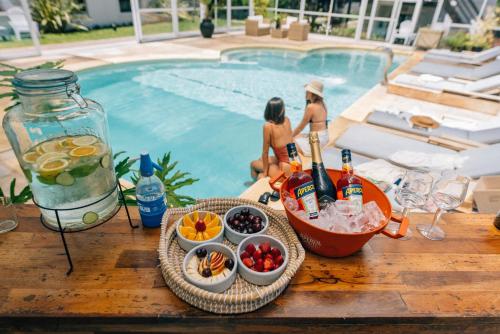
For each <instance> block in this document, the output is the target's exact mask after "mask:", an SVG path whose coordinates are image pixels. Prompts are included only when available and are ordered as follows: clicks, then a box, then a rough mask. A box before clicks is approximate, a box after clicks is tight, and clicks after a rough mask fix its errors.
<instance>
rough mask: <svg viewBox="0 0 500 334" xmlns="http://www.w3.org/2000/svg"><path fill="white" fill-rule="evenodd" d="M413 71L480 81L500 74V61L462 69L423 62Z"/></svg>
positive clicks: (496, 60) (460, 67)
mask: <svg viewBox="0 0 500 334" xmlns="http://www.w3.org/2000/svg"><path fill="white" fill-rule="evenodd" d="M411 71H412V72H414V73H421V74H432V75H437V76H440V77H445V78H460V79H465V80H479V79H484V78H487V77H491V76H494V75H498V74H500V59H495V60H494V61H492V62H489V63H487V64H484V65H481V66H476V67H462V66H454V65H445V64H438V63H431V62H426V61H423V62H420V63H419V64H417V65H415V66H414V67H413V68H412V69H411Z"/></svg>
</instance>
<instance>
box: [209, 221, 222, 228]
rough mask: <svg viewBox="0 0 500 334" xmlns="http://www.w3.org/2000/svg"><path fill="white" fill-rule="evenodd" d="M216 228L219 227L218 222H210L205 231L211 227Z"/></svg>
mask: <svg viewBox="0 0 500 334" xmlns="http://www.w3.org/2000/svg"><path fill="white" fill-rule="evenodd" d="M217 226H220V225H219V220H218V219H217V220H212V221H211V222H210V223H208V224H207V229H208V228H212V227H217Z"/></svg>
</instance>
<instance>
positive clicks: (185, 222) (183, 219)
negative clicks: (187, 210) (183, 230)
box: [182, 215, 194, 228]
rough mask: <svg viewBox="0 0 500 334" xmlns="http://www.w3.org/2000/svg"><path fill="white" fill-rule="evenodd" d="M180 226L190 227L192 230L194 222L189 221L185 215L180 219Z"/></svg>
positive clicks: (189, 218)
mask: <svg viewBox="0 0 500 334" xmlns="http://www.w3.org/2000/svg"><path fill="white" fill-rule="evenodd" d="M182 224H183V225H184V226H190V227H192V228H194V222H193V221H192V220H191V217H189V215H185V216H184V217H183V218H182Z"/></svg>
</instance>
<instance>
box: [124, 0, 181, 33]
mask: <svg viewBox="0 0 500 334" xmlns="http://www.w3.org/2000/svg"><path fill="white" fill-rule="evenodd" d="M131 4H132V18H133V20H134V29H135V35H136V38H137V40H138V41H139V42H147V41H154V40H160V39H165V38H169V37H173V36H175V34H176V33H177V31H178V21H177V17H176V16H175V15H174V13H175V8H174V7H173V6H174V5H175V4H176V0H172V1H171V0H132V2H131Z"/></svg>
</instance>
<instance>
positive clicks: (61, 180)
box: [56, 172, 75, 186]
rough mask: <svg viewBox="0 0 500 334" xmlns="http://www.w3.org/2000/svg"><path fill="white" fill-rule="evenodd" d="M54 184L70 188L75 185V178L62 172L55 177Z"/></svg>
mask: <svg viewBox="0 0 500 334" xmlns="http://www.w3.org/2000/svg"><path fill="white" fill-rule="evenodd" d="M56 183H57V184H60V185H61V186H71V185H72V184H73V183H75V178H74V177H73V176H72V175H71V174H70V173H68V172H62V173H61V174H59V175H57V176H56Z"/></svg>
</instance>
